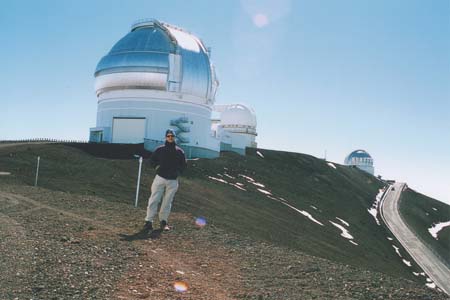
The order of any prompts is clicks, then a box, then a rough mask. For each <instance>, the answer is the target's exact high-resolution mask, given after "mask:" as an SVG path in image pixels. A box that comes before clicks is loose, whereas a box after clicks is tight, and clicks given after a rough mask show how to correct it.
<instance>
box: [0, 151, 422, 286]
mask: <svg viewBox="0 0 450 300" xmlns="http://www.w3.org/2000/svg"><path fill="white" fill-rule="evenodd" d="M260 151H261V152H263V154H264V156H265V158H264V159H263V158H261V157H259V156H258V155H256V154H255V152H254V150H253V151H250V152H249V153H248V155H247V156H246V157H242V156H238V155H236V154H232V153H225V154H223V155H222V157H221V158H218V159H214V160H206V159H205V160H198V161H191V162H190V163H189V168H188V170H187V172H186V174H184V176H183V178H182V179H181V186H180V190H179V192H178V193H177V196H176V199H175V203H174V210H175V211H188V212H190V213H192V214H193V215H197V216H200V215H201V216H205V217H206V218H207V220H208V222H210V223H214V224H215V225H217V226H220V227H222V228H224V229H227V230H230V231H233V232H236V233H238V234H241V235H245V236H250V237H252V238H255V239H258V240H266V241H268V242H271V243H276V244H280V245H284V246H287V247H291V248H294V249H299V250H301V251H304V252H306V253H308V254H311V255H315V256H320V257H324V258H327V259H330V260H334V261H337V262H341V263H346V264H351V265H357V266H359V267H365V268H368V269H375V270H378V271H382V272H385V273H388V274H392V275H395V276H402V277H407V278H410V279H412V278H413V277H412V275H411V270H410V269H407V268H406V267H405V266H404V265H403V264H402V263H401V262H400V260H399V259H398V257H397V256H396V254H395V252H394V251H393V248H392V246H391V244H390V243H389V242H388V241H387V240H386V236H387V235H388V234H387V233H386V232H385V230H384V229H383V228H382V227H380V226H377V225H376V223H375V221H374V219H373V218H372V217H371V216H370V215H369V214H368V212H367V208H369V207H370V206H371V204H372V203H373V202H374V199H375V195H376V194H377V192H378V189H379V188H381V187H382V183H381V182H379V181H378V180H376V179H375V178H374V177H372V176H370V175H368V174H366V173H364V172H362V171H360V170H358V169H355V168H348V167H344V166H340V165H336V167H337V170H335V169H333V168H331V167H330V166H328V165H327V164H326V162H324V161H323V160H319V159H317V158H314V157H312V156H308V155H303V154H296V153H288V152H279V151H269V150H260ZM37 155H40V156H41V169H40V181H39V184H40V185H41V186H43V187H46V188H50V189H53V190H61V191H66V192H71V193H77V194H96V195H98V196H101V197H103V198H105V199H109V200H111V201H120V202H128V203H130V205H131V204H132V203H133V201H134V193H135V184H136V173H137V166H138V164H137V160H135V159H129V160H115V159H104V158H98V157H94V156H92V155H89V154H87V153H86V152H83V151H81V150H78V149H75V148H72V147H67V146H63V145H29V146H23V145H22V146H14V147H12V148H3V149H0V171H10V172H12V173H13V176H10V177H0V180H2V181H4V182H5V181H6V182H9V183H18V184H23V183H24V184H29V185H31V184H33V182H34V166H35V159H36V156H37ZM224 168H227V169H228V170H227V171H226V172H228V174H229V175H230V176H233V177H235V179H230V178H228V177H226V176H225V177H223V179H226V180H229V181H230V182H233V183H235V182H240V183H242V184H244V186H245V188H246V189H247V191H241V190H239V189H237V188H235V187H233V186H231V185H228V184H223V183H220V182H216V181H213V180H210V179H209V178H208V176H214V177H220V176H219V175H217V174H222V176H224V175H223V174H224V172H225V169H224ZM238 174H244V175H247V176H250V177H252V178H254V179H255V180H256V181H258V182H260V183H262V184H264V185H265V186H266V188H265V189H266V190H270V191H271V192H272V194H273V195H274V196H276V197H283V198H284V199H286V200H288V201H289V203H291V204H292V205H293V206H295V207H296V208H298V209H301V210H305V211H308V212H309V213H310V214H311V215H313V217H314V218H316V219H318V220H319V221H320V222H322V223H323V224H324V226H320V225H317V224H315V223H313V222H311V221H310V220H309V219H307V218H306V217H304V216H303V215H301V214H299V213H297V212H295V211H293V210H292V209H290V208H288V207H286V206H285V205H283V204H281V203H279V202H276V201H274V200H271V199H269V198H268V197H267V196H266V195H264V194H263V193H261V192H258V191H257V190H256V188H257V187H256V186H254V185H252V184H250V183H248V182H247V181H246V180H244V179H243V178H242V177H239V176H238ZM153 176H154V171H153V170H151V169H150V168H149V166H148V163H146V164H144V169H143V178H142V181H141V182H142V186H141V190H142V193H141V196H140V206H145V205H146V201H147V198H148V196H149V185H150V183H151V180H152V178H153ZM220 178H222V177H220ZM311 205H313V206H315V207H317V208H318V210H317V211H316V210H314V209H313V208H311V207H310V206H311ZM143 217H144V216H136V222H140V220H141V219H143ZM336 217H339V218H342V219H344V220H346V221H347V222H348V223H350V228H349V230H350V233H351V234H352V235H353V236H354V237H355V241H356V242H357V243H358V244H359V246H354V245H352V244H350V243H349V242H348V240H346V239H344V238H342V237H341V236H340V233H341V231H340V230H339V229H337V228H335V227H334V226H332V225H331V223H330V222H329V220H331V221H333V222H336V223H339V221H338V220H337V219H336Z"/></svg>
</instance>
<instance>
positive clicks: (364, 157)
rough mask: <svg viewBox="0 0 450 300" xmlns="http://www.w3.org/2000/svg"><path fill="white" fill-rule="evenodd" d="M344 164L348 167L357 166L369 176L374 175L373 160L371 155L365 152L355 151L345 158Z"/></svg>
mask: <svg viewBox="0 0 450 300" xmlns="http://www.w3.org/2000/svg"><path fill="white" fill-rule="evenodd" d="M344 164H345V165H347V166H356V167H357V168H359V169H361V170H363V171H366V172H367V173H369V174H372V175H373V174H374V173H375V169H374V167H373V159H372V157H371V156H370V154H369V153H367V152H366V151H364V150H355V151H353V152H352V153H350V154H349V155H347V157H346V158H345V161H344Z"/></svg>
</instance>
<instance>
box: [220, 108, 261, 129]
mask: <svg viewBox="0 0 450 300" xmlns="http://www.w3.org/2000/svg"><path fill="white" fill-rule="evenodd" d="M220 121H221V125H222V126H223V127H224V128H227V127H242V126H244V127H249V128H254V129H256V115H255V112H254V111H253V109H251V108H250V107H248V106H245V105H243V104H233V105H229V106H227V109H225V110H224V111H223V112H222V113H221V115H220Z"/></svg>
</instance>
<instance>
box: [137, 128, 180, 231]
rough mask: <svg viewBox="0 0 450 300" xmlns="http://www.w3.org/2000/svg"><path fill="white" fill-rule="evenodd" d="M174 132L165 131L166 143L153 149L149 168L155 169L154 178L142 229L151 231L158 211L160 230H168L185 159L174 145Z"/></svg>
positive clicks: (170, 130)
mask: <svg viewBox="0 0 450 300" xmlns="http://www.w3.org/2000/svg"><path fill="white" fill-rule="evenodd" d="M175 136H176V135H175V131H173V130H172V129H168V130H167V131H166V142H165V144H164V145H161V146H159V147H158V148H156V149H155V151H154V152H153V154H152V156H151V162H150V163H151V166H152V167H154V168H156V176H155V179H154V180H153V184H152V194H151V196H150V198H149V199H148V207H147V216H146V217H145V225H144V229H145V230H147V231H149V232H150V231H152V230H153V219H154V218H155V217H156V214H157V213H158V204H159V203H160V202H161V198H162V204H161V208H160V210H159V221H160V228H161V229H162V230H164V231H168V230H170V227H169V225H168V223H167V220H168V218H169V214H170V209H171V208H172V201H173V197H174V196H175V193H176V191H177V190H178V180H177V177H178V176H179V175H180V174H181V173H182V172H183V171H184V170H185V169H186V158H185V156H184V151H183V149H181V148H180V147H178V146H177V145H176V143H175Z"/></svg>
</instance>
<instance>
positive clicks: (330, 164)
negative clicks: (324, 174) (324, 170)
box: [328, 162, 336, 170]
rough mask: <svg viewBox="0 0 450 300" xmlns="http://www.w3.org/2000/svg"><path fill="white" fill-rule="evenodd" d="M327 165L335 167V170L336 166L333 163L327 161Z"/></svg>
mask: <svg viewBox="0 0 450 300" xmlns="http://www.w3.org/2000/svg"><path fill="white" fill-rule="evenodd" d="M328 165H329V166H330V167H332V168H333V169H335V170H336V166H335V165H333V164H332V163H330V162H329V163H328Z"/></svg>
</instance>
